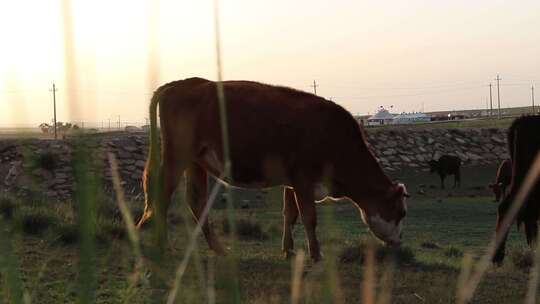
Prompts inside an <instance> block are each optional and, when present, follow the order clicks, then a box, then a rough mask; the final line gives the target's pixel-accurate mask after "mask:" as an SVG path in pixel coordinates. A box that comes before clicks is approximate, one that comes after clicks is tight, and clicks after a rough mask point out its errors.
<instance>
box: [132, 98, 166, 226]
mask: <svg viewBox="0 0 540 304" xmlns="http://www.w3.org/2000/svg"><path fill="white" fill-rule="evenodd" d="M162 96H163V89H162V88H159V89H157V90H156V92H154V95H153V96H152V99H151V101H150V108H149V116H150V129H149V141H150V142H149V145H148V158H147V160H146V165H145V168H144V172H143V189H144V195H145V206H144V213H143V215H142V217H141V219H140V220H139V222H138V223H137V227H139V228H140V227H142V226H143V225H144V224H145V223H146V222H147V221H148V220H149V219H150V218H151V217H153V214H154V213H155V212H159V209H160V201H161V200H160V199H159V198H160V193H161V191H160V187H161V184H162V183H161V175H162V174H161V168H160V163H161V147H160V134H159V129H158V126H157V108H158V105H159V103H160V100H161V98H162Z"/></svg>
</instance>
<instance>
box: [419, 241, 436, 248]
mask: <svg viewBox="0 0 540 304" xmlns="http://www.w3.org/2000/svg"><path fill="white" fill-rule="evenodd" d="M420 246H421V247H422V248H426V249H441V246H439V244H437V243H435V242H432V241H424V242H422V244H420Z"/></svg>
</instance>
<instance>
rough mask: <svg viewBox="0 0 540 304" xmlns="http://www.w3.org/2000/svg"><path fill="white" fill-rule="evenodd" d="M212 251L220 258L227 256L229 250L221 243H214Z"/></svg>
mask: <svg viewBox="0 0 540 304" xmlns="http://www.w3.org/2000/svg"><path fill="white" fill-rule="evenodd" d="M210 249H211V250H212V251H213V252H214V253H215V254H216V255H218V256H226V255H227V250H225V247H223V245H221V243H213V244H212V246H210Z"/></svg>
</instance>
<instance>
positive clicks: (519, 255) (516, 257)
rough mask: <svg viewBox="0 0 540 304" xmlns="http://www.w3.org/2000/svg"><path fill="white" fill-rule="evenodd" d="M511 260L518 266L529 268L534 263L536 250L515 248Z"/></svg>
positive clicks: (519, 267) (511, 253)
mask: <svg viewBox="0 0 540 304" xmlns="http://www.w3.org/2000/svg"><path fill="white" fill-rule="evenodd" d="M510 260H511V261H512V264H514V266H515V267H516V268H518V269H521V270H529V269H530V268H531V266H532V265H533V264H534V252H533V251H532V250H531V249H529V248H520V249H515V250H512V251H511V252H510Z"/></svg>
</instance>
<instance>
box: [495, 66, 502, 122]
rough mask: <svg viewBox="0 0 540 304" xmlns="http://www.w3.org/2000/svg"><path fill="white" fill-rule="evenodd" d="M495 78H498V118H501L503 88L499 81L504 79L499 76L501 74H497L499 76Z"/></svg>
mask: <svg viewBox="0 0 540 304" xmlns="http://www.w3.org/2000/svg"><path fill="white" fill-rule="evenodd" d="M495 80H497V107H498V113H497V118H498V119H501V90H500V86H499V81H501V80H502V79H501V78H500V77H499V74H497V78H495Z"/></svg>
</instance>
